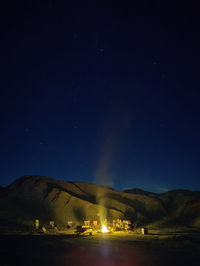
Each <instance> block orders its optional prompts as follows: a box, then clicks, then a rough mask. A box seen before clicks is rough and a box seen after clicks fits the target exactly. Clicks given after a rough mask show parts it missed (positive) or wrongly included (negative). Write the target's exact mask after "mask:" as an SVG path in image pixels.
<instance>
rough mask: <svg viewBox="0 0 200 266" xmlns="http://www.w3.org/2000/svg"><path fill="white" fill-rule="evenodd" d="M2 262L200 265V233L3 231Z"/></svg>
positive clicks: (0, 241)
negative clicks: (92, 233) (30, 232)
mask: <svg viewBox="0 0 200 266" xmlns="http://www.w3.org/2000/svg"><path fill="white" fill-rule="evenodd" d="M0 265H1V266H8V265H20V266H23V265H26V266H28V265H37V266H40V265H43V266H44V265H48V266H53V265H59V266H64V265H69V266H71V265H74V266H79V265H87V266H89V265H95V266H100V265H104V266H107V265H109V266H112V265H116V266H118V265H128V266H129V265H134V266H139V265H140V266H142V265H143V266H145V265H148V266H157V265H166V266H167V265H170V266H172V265H176V266H177V265H181V266H183V265H191V266H193V265H198V266H199V265H200V234H199V233H198V232H197V233H194V232H193V233H191V232H190V233H180V232H179V233H178V232H176V233H155V232H151V233H150V235H144V236H143V235H140V234H134V233H131V234H129V233H125V232H123V233H119V232H117V233H113V234H100V233H99V234H96V235H93V236H85V237H76V236H74V235H69V234H66V233H64V232H60V233H59V234H45V235H36V234H35V235H31V234H28V233H23V234H22V233H20V234H19V233H15V234H13V233H12V234H8V233H7V234H1V235H0Z"/></svg>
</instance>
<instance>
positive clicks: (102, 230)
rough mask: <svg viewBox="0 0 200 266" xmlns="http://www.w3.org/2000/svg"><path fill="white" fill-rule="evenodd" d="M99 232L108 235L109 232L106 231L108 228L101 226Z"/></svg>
mask: <svg viewBox="0 0 200 266" xmlns="http://www.w3.org/2000/svg"><path fill="white" fill-rule="evenodd" d="M101 232H102V233H108V232H109V231H108V228H107V227H106V226H105V225H102V228H101Z"/></svg>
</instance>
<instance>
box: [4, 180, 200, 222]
mask: <svg viewBox="0 0 200 266" xmlns="http://www.w3.org/2000/svg"><path fill="white" fill-rule="evenodd" d="M141 191H142V190H141ZM135 192H136V193H135ZM36 218H39V220H40V221H41V222H42V223H49V221H50V220H54V221H55V222H56V223H58V224H60V225H64V226H65V225H66V224H67V221H69V220H71V221H74V222H76V223H80V222H82V221H83V220H99V221H100V220H104V219H105V218H107V219H110V220H112V219H117V218H121V219H130V220H132V221H134V222H136V223H140V224H149V223H154V222H158V221H160V222H161V223H166V224H167V223H169V224H173V223H181V224H187V225H195V226H200V192H191V191H170V192H167V193H163V194H153V193H149V192H145V193H143V191H142V193H140V190H138V189H137V190H132V193H131V191H128V193H127V192H119V191H115V190H113V189H111V188H108V187H103V186H97V185H94V184H88V183H83V182H66V181H60V180H56V179H53V178H47V177H41V176H24V177H22V178H19V179H17V180H16V181H15V182H13V183H12V184H11V185H9V186H8V187H6V188H4V189H3V190H1V191H0V222H1V223H2V224H8V223H9V224H16V223H18V224H31V223H32V222H33V220H34V219H36Z"/></svg>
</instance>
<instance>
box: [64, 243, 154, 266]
mask: <svg viewBox="0 0 200 266" xmlns="http://www.w3.org/2000/svg"><path fill="white" fill-rule="evenodd" d="M59 263H60V264H61V265H80V266H86V265H87V266H89V265H94V266H100V265H101V266H102V265H104V266H122V265H125V266H130V265H131V266H139V265H144V266H145V265H148V266H153V265H155V262H154V260H153V257H152V256H151V255H150V254H149V252H148V250H147V249H144V248H142V247H130V246H125V245H123V246H119V245H114V244H111V243H103V244H101V245H99V246H96V247H78V248H75V249H74V250H73V249H72V250H70V251H69V252H68V253H67V254H65V255H64V256H63V257H62V259H61V261H60V262H59Z"/></svg>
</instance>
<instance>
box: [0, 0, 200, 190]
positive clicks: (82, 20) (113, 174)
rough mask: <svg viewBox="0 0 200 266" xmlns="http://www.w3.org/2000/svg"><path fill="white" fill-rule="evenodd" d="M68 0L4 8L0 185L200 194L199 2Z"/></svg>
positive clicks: (0, 44) (0, 42)
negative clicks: (61, 183)
mask: <svg viewBox="0 0 200 266" xmlns="http://www.w3.org/2000/svg"><path fill="white" fill-rule="evenodd" d="M67 2H68V1H63V2H62V1H53V0H51V1H50V0H49V1H24V2H22V1H13V2H12V1H7V3H5V4H4V6H3V7H2V8H1V13H2V14H1V35H0V58H1V79H0V82H1V83H0V88H1V92H0V132H1V135H0V136H1V137H0V185H3V186H6V185H8V184H9V183H11V182H13V181H14V180H15V179H16V178H18V177H20V176H23V175H42V176H49V177H54V178H57V179H62V180H66V181H68V180H71V181H85V182H91V183H93V182H94V183H98V184H105V185H109V186H112V187H114V188H116V189H120V190H122V189H127V188H134V187H139V188H142V189H146V190H149V191H155V192H164V191H166V190H171V189H178V188H181V189H192V190H200V178H199V176H200V163H199V158H200V104H199V102H200V98H199V89H200V80H199V78H200V73H199V71H200V67H199V62H200V50H199V47H200V32H199V31H200V30H199V29H200V20H199V18H198V16H199V14H198V11H199V9H198V7H197V6H192V5H191V4H190V3H189V2H188V3H187V5H184V4H183V3H182V5H177V6H176V5H175V4H174V3H173V5H172V6H170V5H169V4H167V2H168V1H157V2H154V4H153V3H152V2H151V1H143V2H142V1H140V3H141V6H139V5H132V6H131V5H129V6H128V5H127V6H125V5H124V6H123V4H122V3H121V5H122V6H116V5H113V7H111V6H112V5H110V7H105V6H104V7H102V6H100V5H97V4H96V5H95V4H94V3H95V1H91V2H88V5H86V2H84V6H83V1H81V2H80V3H79V2H77V3H75V6H74V7H72V6H68V5H67ZM133 2H134V1H133ZM183 2H184V1H183ZM81 3H82V4H81ZM107 6H108V5H107Z"/></svg>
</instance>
